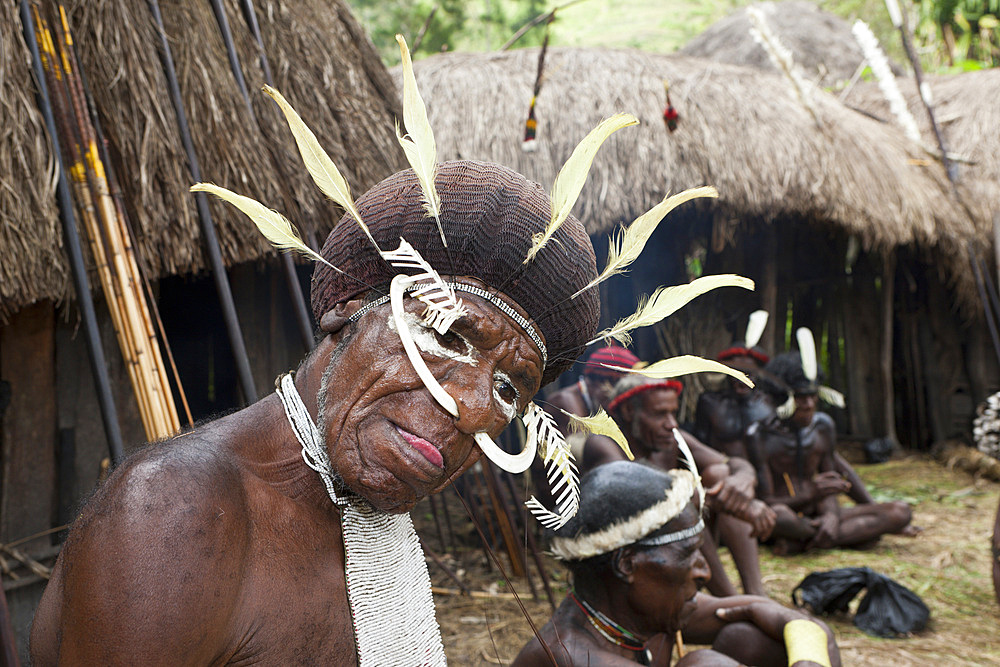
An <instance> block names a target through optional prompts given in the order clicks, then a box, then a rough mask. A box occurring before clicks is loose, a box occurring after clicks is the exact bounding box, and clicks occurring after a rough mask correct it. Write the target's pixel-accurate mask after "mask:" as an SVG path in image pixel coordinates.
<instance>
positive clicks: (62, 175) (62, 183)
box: [20, 0, 124, 463]
mask: <svg viewBox="0 0 1000 667" xmlns="http://www.w3.org/2000/svg"><path fill="white" fill-rule="evenodd" d="M20 11H21V26H22V29H23V31H24V40H25V42H26V43H27V45H28V49H29V51H30V52H31V60H32V68H33V70H34V74H35V79H36V83H37V85H38V100H39V107H40V108H41V110H42V116H43V118H44V120H45V128H46V130H47V132H48V135H49V140H50V141H51V142H52V149H53V159H54V160H55V162H56V166H57V168H58V173H59V182H58V183H57V185H56V188H57V190H56V191H57V194H58V198H59V208H60V220H61V221H62V226H63V238H64V240H65V243H66V251H67V254H68V255H69V264H70V270H71V274H72V276H73V286H74V287H75V289H76V295H77V301H78V305H79V308H80V315H81V317H82V319H83V322H84V335H85V338H86V340H87V354H88V357H89V359H90V368H91V373H92V374H93V377H94V384H95V385H96V389H97V403H98V406H99V408H100V411H101V420H102V422H103V423H104V433H105V436H106V437H107V439H108V450H109V453H110V455H111V459H112V461H113V462H114V463H118V462H120V461H121V460H122V458H124V451H123V447H122V435H121V427H120V426H119V424H118V413H117V410H116V409H115V403H114V398H113V396H112V394H111V379H110V378H109V377H108V368H107V363H106V361H105V358H104V348H103V347H102V346H101V338H100V332H99V330H98V328H97V316H96V314H95V312H94V302H93V299H92V297H91V293H90V283H89V281H88V279H87V270H86V267H85V265H84V261H83V252H82V249H81V247H80V236H79V232H78V230H77V225H76V216H75V214H74V207H73V204H72V195H71V194H70V188H69V179H68V178H67V173H66V166H65V163H64V162H63V156H62V153H63V148H62V146H61V144H60V142H59V135H58V132H57V127H56V121H55V114H54V112H53V108H52V107H53V105H52V100H51V97H50V95H49V90H48V86H47V83H46V78H47V77H46V74H45V71H44V68H43V64H42V56H41V54H40V49H39V45H38V41H37V38H36V30H37V26H36V25H35V21H34V17H33V12H32V8H29V6H28V2H27V0H21V5H20Z"/></svg>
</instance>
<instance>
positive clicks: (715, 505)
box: [582, 374, 775, 595]
mask: <svg viewBox="0 0 1000 667" xmlns="http://www.w3.org/2000/svg"><path fill="white" fill-rule="evenodd" d="M682 390H683V385H681V383H680V382H678V381H677V380H650V379H648V378H645V377H643V376H640V375H632V374H629V375H626V376H625V377H624V378H622V380H620V381H619V382H618V383H617V384H616V385H615V387H614V389H613V391H612V394H611V400H610V402H609V404H608V412H609V413H610V414H611V416H612V417H613V418H614V420H615V421H616V422H617V423H618V425H619V427H621V429H622V432H623V433H624V434H625V437H626V438H627V439H628V443H629V446H630V447H631V449H632V452H633V453H634V454H635V457H636V460H639V461H645V462H647V463H650V464H652V465H654V466H656V467H658V468H660V469H662V470H672V469H674V468H676V467H678V465H679V452H680V451H681V448H682V447H690V450H691V452H692V453H693V455H694V460H695V462H696V464H697V466H698V470H699V471H700V472H701V475H702V476H703V477H704V479H705V483H706V486H707V487H709V490H708V494H709V507H710V508H711V510H713V513H712V516H711V519H710V523H711V524H712V527H713V529H714V528H715V527H716V526H717V527H718V530H719V532H720V533H721V535H722V537H723V539H724V540H725V541H726V543H727V545H728V546H729V548H730V550H731V551H732V553H733V557H734V560H735V561H736V563H737V569H738V570H739V572H740V578H741V580H742V582H743V587H744V589H745V590H746V592H747V593H749V594H752V595H766V593H765V591H764V585H763V583H762V582H761V578H760V568H759V563H758V561H757V541H756V538H758V537H760V538H762V539H763V538H765V537H766V536H768V535H770V533H771V530H772V529H773V527H774V521H775V515H774V512H773V511H772V510H770V508H768V507H767V505H766V504H765V503H763V502H761V501H760V500H757V499H756V498H755V497H754V495H755V492H754V487H755V486H756V482H757V479H756V475H755V473H754V470H753V466H751V465H750V464H749V463H748V462H747V461H746V460H744V459H738V458H732V459H729V458H727V457H725V456H724V455H722V454H720V453H719V452H717V451H715V450H713V449H711V448H709V447H707V446H705V445H704V444H702V443H701V442H699V441H698V440H697V439H695V438H694V437H692V436H691V435H690V434H688V433H685V432H683V431H681V430H680V429H679V428H678V425H677V416H676V415H677V408H678V399H679V397H680V393H681V391H682ZM678 437H680V438H682V439H683V440H684V441H685V442H684V443H681V442H679V441H678ZM616 450H617V451H616ZM623 458H624V455H623V454H622V451H621V449H620V448H619V447H618V446H617V445H616V444H614V442H612V441H611V440H610V439H609V438H605V437H604V436H590V437H589V438H588V439H587V442H586V445H585V447H584V453H583V459H582V467H583V470H585V471H586V470H590V469H592V468H595V467H597V466H599V465H601V464H604V463H608V462H610V461H616V460H621V459H623ZM710 532H711V531H710ZM703 553H704V554H705V557H706V559H707V560H708V563H709V566H710V567H711V569H712V578H713V582H710V583H709V590H711V591H712V593H714V594H715V595H735V594H736V593H737V591H736V588H735V586H733V584H732V583H731V582H730V581H729V579H728V577H727V576H726V574H725V570H724V568H723V567H722V563H721V561H720V560H719V557H718V553H717V552H716V548H715V544H714V541H713V540H711V539H710V535H706V546H705V547H704V548H703Z"/></svg>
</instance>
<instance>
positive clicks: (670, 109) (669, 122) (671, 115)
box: [663, 79, 681, 132]
mask: <svg viewBox="0 0 1000 667" xmlns="http://www.w3.org/2000/svg"><path fill="white" fill-rule="evenodd" d="M663 90H664V92H665V93H666V94H667V106H666V108H665V109H664V110H663V124H664V125H666V126H667V130H668V131H669V132H674V131H675V130H676V129H677V122H678V121H679V120H680V119H681V116H680V114H679V113H677V109H675V108H674V105H673V102H671V101H670V82H669V81H667V80H666V79H664V80H663Z"/></svg>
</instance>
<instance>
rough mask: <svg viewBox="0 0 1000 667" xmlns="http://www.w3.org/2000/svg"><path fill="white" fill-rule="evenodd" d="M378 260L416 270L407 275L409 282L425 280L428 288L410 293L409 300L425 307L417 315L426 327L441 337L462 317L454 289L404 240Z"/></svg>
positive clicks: (461, 308) (400, 267) (463, 309)
mask: <svg viewBox="0 0 1000 667" xmlns="http://www.w3.org/2000/svg"><path fill="white" fill-rule="evenodd" d="M382 258H383V259H385V261H387V262H389V264H391V265H392V266H394V267H396V268H398V269H417V270H418V271H420V273H418V274H416V275H412V276H409V278H410V282H411V283H418V282H420V281H422V280H426V281H429V284H428V285H426V286H424V287H421V288H420V289H419V290H417V291H416V292H413V294H412V296H413V297H415V298H417V299H419V300H420V302H421V303H423V304H424V305H425V306H427V308H426V309H425V310H424V312H423V314H422V315H421V317H422V318H423V320H424V323H425V324H426V325H427V326H429V327H432V328H433V329H434V330H435V331H437V332H438V333H439V334H442V335H443V334H445V333H447V331H448V328H449V327H451V325H452V323H453V322H454V321H455V320H457V319H458V318H460V317H462V316H463V315H465V313H466V310H465V306H463V305H462V300H461V299H459V298H458V297H457V296H456V295H455V290H454V289H453V288H452V287H451V286H450V285H448V284H447V283H446V282H445V281H444V280H443V279H442V278H441V276H440V275H439V274H438V272H437V271H435V270H434V267H432V266H431V265H430V264H429V263H428V262H427V260H425V259H424V258H423V257H422V256H421V255H420V253H419V252H417V250H416V249H415V248H414V247H413V246H411V245H410V244H409V243H407V242H406V240H405V239H402V238H400V239H399V247H398V248H397V249H396V250H392V251H387V252H383V253H382Z"/></svg>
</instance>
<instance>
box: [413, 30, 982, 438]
mask: <svg viewBox="0 0 1000 667" xmlns="http://www.w3.org/2000/svg"><path fill="white" fill-rule="evenodd" d="M537 60H538V50H537V49H525V50H521V51H517V52H511V53H504V54H481V55H471V54H451V55H442V56H434V57H431V58H428V59H426V60H423V61H420V62H418V63H417V64H416V70H417V79H418V84H419V85H420V87H421V91H422V93H423V95H424V97H425V99H426V100H427V101H428V108H429V113H430V118H431V123H432V125H433V126H434V129H435V132H436V136H437V138H438V150H439V156H440V157H442V158H456V157H463V158H478V159H488V160H495V161H499V162H501V163H504V164H508V165H510V166H511V167H513V168H515V169H518V170H519V171H521V172H522V173H525V174H526V175H528V176H529V177H531V178H534V179H535V180H538V181H539V182H541V183H543V184H546V185H548V184H551V182H552V181H553V179H554V177H555V174H556V172H557V170H558V168H559V167H560V166H561V165H562V163H563V161H564V160H565V159H566V158H567V157H568V156H569V154H570V152H571V151H572V149H573V147H574V146H575V144H576V143H577V142H578V141H579V140H580V139H581V138H582V137H583V136H584V135H585V134H586V133H587V131H589V130H590V129H591V128H592V127H593V126H594V125H596V124H597V122H598V121H599V120H600V119H601V118H604V117H607V116H609V115H611V114H613V113H616V112H619V111H628V112H631V113H634V114H636V115H637V116H638V117H639V119H640V121H641V125H640V126H639V127H638V128H626V129H624V130H622V131H620V132H618V133H616V134H615V135H613V136H612V137H611V138H610V139H609V140H608V142H607V143H606V144H605V146H604V147H603V148H602V149H601V151H600V153H599V154H598V156H597V158H596V160H595V162H594V168H593V170H592V174H591V177H590V180H589V183H588V184H587V186H586V187H585V188H584V191H583V194H582V196H581V199H580V201H579V202H578V204H577V206H576V208H575V209H574V212H575V213H576V214H577V215H578V216H579V217H580V218H581V219H582V220H583V221H584V223H585V224H586V225H587V226H588V229H589V230H590V231H591V233H592V234H595V235H596V236H595V245H598V246H600V245H602V243H603V241H602V239H601V236H602V235H603V233H604V232H608V231H610V230H611V229H613V228H614V227H615V226H616V225H617V224H618V223H620V222H627V221H629V220H631V219H632V218H633V217H635V216H636V215H638V214H639V213H641V212H643V211H645V210H647V209H648V208H649V207H651V206H652V205H653V204H655V203H656V202H657V201H659V200H660V199H661V198H662V197H663V196H664V195H666V194H668V193H669V192H676V191H678V190H681V189H683V188H687V187H693V186H697V185H703V184H712V185H715V186H716V187H717V188H718V189H719V193H720V195H719V198H718V200H712V201H700V202H697V203H696V204H693V205H687V207H686V208H685V209H682V210H680V211H678V212H676V213H675V214H672V215H671V217H670V218H669V219H668V222H667V224H666V227H665V228H664V229H665V230H669V231H664V230H663V229H661V231H659V232H658V233H657V236H656V237H654V241H653V244H654V246H655V249H654V253H653V254H654V255H655V258H654V259H652V260H649V263H647V264H646V265H644V266H641V267H636V268H635V270H633V271H632V274H631V275H632V277H633V281H632V284H633V285H634V284H635V283H639V282H642V283H649V284H662V283H664V282H676V281H677V280H678V278H679V279H681V280H683V279H685V278H686V277H687V275H686V274H685V271H686V270H687V267H685V260H686V259H687V260H689V259H691V258H693V257H697V256H698V255H699V253H702V255H703V259H702V266H703V268H704V270H705V271H706V272H709V273H722V272H730V271H736V272H740V273H743V274H744V275H748V276H749V277H751V278H754V279H755V280H757V282H758V285H759V286H761V287H762V288H763V290H764V292H765V293H764V294H761V295H756V296H755V295H749V296H748V295H734V294H727V295H719V296H718V297H716V299H717V300H716V301H714V302H712V301H709V302H708V303H710V304H711V307H718V306H719V305H720V304H723V303H725V307H726V308H727V309H728V310H727V311H726V313H724V315H723V316H722V317H714V318H713V319H712V322H713V324H712V325H706V322H707V321H708V320H707V319H706V317H705V316H706V314H707V313H706V311H705V310H704V309H703V310H700V311H699V310H697V309H692V310H691V313H694V315H690V316H689V315H684V314H681V315H680V316H679V317H678V318H677V319H676V322H677V324H674V325H670V324H668V327H673V328H668V332H669V333H668V336H667V337H666V338H664V337H663V336H660V337H659V338H653V339H649V338H647V339H646V340H645V341H642V343H643V348H642V349H640V353H641V354H642V355H643V356H650V357H655V356H658V355H659V354H661V353H662V352H663V351H664V350H663V349H662V348H663V347H669V346H671V345H673V344H674V342H673V341H677V340H682V339H684V337H685V336H687V337H688V339H689V340H691V342H692V343H693V345H694V346H695V347H694V348H693V349H692V348H687V349H686V350H684V351H688V352H694V353H699V354H704V355H709V356H711V355H714V353H715V352H716V351H717V350H718V349H719V347H720V346H721V345H722V344H724V343H726V342H728V341H729V340H732V337H733V336H735V335H737V333H738V332H741V331H742V327H744V326H745V316H746V314H747V313H748V312H749V311H750V310H752V309H753V308H754V307H757V306H758V305H760V303H761V302H762V301H764V302H769V303H770V304H772V311H773V312H772V316H773V319H774V320H776V321H777V323H778V326H777V333H778V335H777V336H776V340H774V341H773V345H774V347H775V348H776V349H778V350H780V349H781V348H782V347H783V346H784V344H785V341H784V340H783V339H784V336H783V333H782V331H783V329H784V323H785V315H786V312H788V313H790V317H791V322H792V324H793V325H794V326H799V325H804V326H810V327H812V328H814V330H816V331H817V335H818V338H819V339H820V340H821V341H824V342H825V343H826V344H827V346H828V355H827V356H828V358H829V359H830V360H831V366H836V368H832V367H831V374H832V375H834V376H835V377H838V378H840V379H841V381H842V384H840V385H839V386H840V388H842V389H844V390H846V391H847V393H848V394H849V402H850V405H851V406H853V407H851V408H849V410H848V413H847V414H845V415H840V417H841V421H842V426H843V428H844V429H845V430H847V431H850V432H852V433H854V434H855V435H858V436H859V437H861V436H872V435H884V431H883V429H884V428H885V426H884V425H885V423H886V422H887V421H888V419H887V417H886V414H885V411H886V409H887V408H886V407H885V406H884V405H883V403H882V395H883V393H884V391H883V389H884V385H883V382H884V375H882V374H880V371H879V362H880V352H881V349H882V348H881V344H882V343H884V341H883V340H882V339H883V338H884V335H883V323H884V320H885V312H886V311H885V309H884V307H883V304H885V303H887V301H886V300H885V299H886V298H887V296H890V295H887V294H886V293H885V291H884V290H883V289H882V285H884V284H890V285H894V286H895V287H894V289H904V287H903V285H905V284H906V283H905V276H904V277H901V278H899V279H898V280H896V279H895V275H896V273H895V271H896V270H895V269H894V268H893V265H892V264H891V263H887V260H888V259H889V258H891V257H892V256H893V251H894V250H895V249H898V248H914V249H916V250H915V252H929V253H938V252H940V253H941V256H940V257H939V259H938V261H937V262H935V264H934V267H935V269H936V270H937V271H939V273H938V274H935V275H934V277H935V279H938V280H940V281H942V282H945V283H947V284H949V285H951V286H952V289H953V290H954V291H952V292H950V293H951V294H952V295H953V296H952V301H953V303H954V302H956V301H958V302H962V303H967V304H968V305H969V306H970V307H972V306H973V305H974V302H975V286H974V283H973V282H972V280H971V278H970V276H969V274H968V272H967V271H966V269H965V267H966V263H965V261H964V260H963V259H962V258H961V256H958V255H956V254H955V253H953V252H943V251H942V249H944V248H949V247H952V246H950V245H949V244H954V243H956V242H957V240H959V239H967V238H971V237H972V236H974V234H975V228H974V225H973V223H972V222H971V221H970V220H969V218H968V217H967V216H966V215H965V214H964V213H962V212H960V211H958V210H957V209H956V207H955V206H954V204H953V203H952V201H951V199H950V191H949V185H948V182H947V179H946V177H945V175H944V171H943V169H942V168H941V167H940V165H938V164H935V163H933V162H932V161H927V160H926V159H924V158H925V157H926V156H925V154H924V153H923V151H922V150H921V149H920V148H919V147H915V146H912V145H911V144H910V143H909V142H908V141H907V140H906V139H905V138H904V137H903V136H902V135H901V134H900V133H899V132H897V131H895V130H894V129H892V128H887V127H886V126H884V125H883V124H880V123H878V122H876V121H873V120H872V119H870V118H867V117H864V116H863V115H861V114H856V113H852V112H851V111H850V110H848V109H846V108H845V107H844V106H843V105H841V104H840V103H838V102H837V100H836V99H834V98H833V97H832V96H830V95H827V94H825V93H822V92H816V93H815V94H814V96H813V98H812V103H811V104H812V109H813V110H812V111H810V110H809V109H808V108H806V107H805V106H804V105H803V104H802V103H801V102H800V101H799V100H798V99H797V97H796V94H795V92H794V90H793V89H792V88H791V87H790V85H789V83H788V82H787V80H786V79H784V78H782V77H779V76H776V75H769V74H767V73H764V72H760V71H758V70H753V69H748V68H741V67H737V66H733V65H727V64H724V63H715V62H708V61H705V60H698V59H694V58H685V57H682V56H667V55H657V54H649V53H641V52H636V51H625V50H620V51H614V50H600V49H560V48H555V49H550V50H549V52H548V55H547V58H546V61H545V75H544V80H543V86H542V90H541V94H540V95H539V97H538V102H537V107H536V116H537V118H538V139H537V144H538V148H537V151H535V152H533V153H524V152H522V150H521V140H522V137H523V127H524V121H525V117H526V114H527V106H528V101H529V100H530V98H531V89H532V83H533V82H534V77H535V71H536V66H537ZM665 79H666V80H669V82H670V91H671V97H672V101H673V104H674V106H675V108H676V109H677V111H678V112H679V113H680V124H679V127H678V129H677V131H676V132H674V133H669V132H668V131H667V130H666V128H665V127H664V124H663V121H662V113H663V109H664V106H665V102H666V100H665V95H664V90H663V81H664V80H665ZM814 114H815V115H814ZM647 252H648V251H647ZM599 255H600V252H599ZM899 270H900V271H903V272H904V273H905V272H906V271H909V270H911V269H910V268H909V267H902V268H900V269H899ZM924 270H925V269H924V268H921V269H920V271H921V272H923V271H924ZM890 278H892V280H891V282H887V281H889V279H890ZM617 280H622V279H617ZM622 283H624V284H626V285H628V284H629V283H628V281H622ZM622 283H619V284H622ZM609 289H615V288H613V287H612V288H609ZM624 289H625V290H626V291H628V292H629V294H628V295H626V296H624V297H619V296H617V295H614V294H611V293H607V292H606V293H605V294H604V296H606V297H610V300H611V301H612V302H614V301H617V302H618V303H617V304H616V303H612V304H611V308H606V309H605V313H606V314H607V313H608V312H609V311H611V315H612V316H616V315H619V314H620V313H622V312H624V311H626V310H627V309H630V308H632V307H634V299H633V298H632V295H633V294H634V292H637V291H648V289H647V288H643V289H641V290H639V289H634V288H631V287H625V288H624ZM768 290H770V291H771V292H772V293H771V294H770V295H768V294H767V293H766V292H767V291H768ZM956 293H957V294H958V298H955V296H954V295H955V294H956ZM741 299H742V300H741ZM861 300H864V301H865V304H864V307H860V306H859V304H858V303H857V302H858V301H861ZM888 303H889V304H890V307H891V302H888ZM889 312H890V317H891V310H890V311H889ZM682 313H683V311H682ZM729 313H732V315H729ZM678 326H680V327H681V329H682V330H678V329H677V328H676V327H678ZM693 332H696V334H695V333H693ZM838 341H841V342H843V343H844V344H843V345H841V344H839V343H838ZM849 341H850V342H849ZM660 343H663V345H660ZM844 350H847V352H846V355H847V356H845V353H844ZM926 438H927V434H926V433H922V434H921V435H920V436H919V437H918V438H915V439H914V440H912V441H909V442H907V443H906V444H909V445H922V444H925V441H926Z"/></svg>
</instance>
